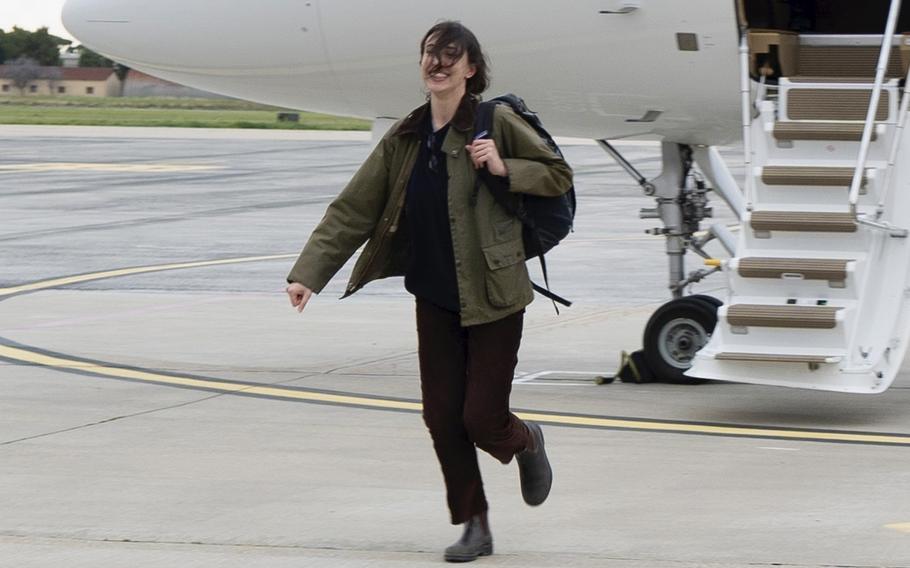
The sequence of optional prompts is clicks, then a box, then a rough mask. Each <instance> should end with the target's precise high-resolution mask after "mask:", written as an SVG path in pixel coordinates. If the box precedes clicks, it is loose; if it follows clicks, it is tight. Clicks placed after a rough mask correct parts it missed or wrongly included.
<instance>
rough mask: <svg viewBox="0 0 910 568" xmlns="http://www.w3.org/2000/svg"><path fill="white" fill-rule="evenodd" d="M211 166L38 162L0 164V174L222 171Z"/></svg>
mask: <svg viewBox="0 0 910 568" xmlns="http://www.w3.org/2000/svg"><path fill="white" fill-rule="evenodd" d="M222 169H224V166H216V165H211V164H102V163H79V162H39V163H28V164H0V172H72V171H82V172H113V173H153V174H154V173H176V172H205V171H211V170H222Z"/></svg>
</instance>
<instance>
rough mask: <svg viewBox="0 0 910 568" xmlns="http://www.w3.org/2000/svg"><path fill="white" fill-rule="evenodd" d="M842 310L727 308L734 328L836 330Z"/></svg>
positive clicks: (821, 307) (728, 321) (819, 308)
mask: <svg viewBox="0 0 910 568" xmlns="http://www.w3.org/2000/svg"><path fill="white" fill-rule="evenodd" d="M841 309H843V308H839V307H836V306H775V305H764V304H735V305H732V306H730V307H729V308H727V323H729V324H730V325H732V326H734V327H752V326H754V327H791V328H800V329H834V328H835V327H837V312H838V310H841Z"/></svg>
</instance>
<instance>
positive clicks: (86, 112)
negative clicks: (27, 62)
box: [0, 96, 370, 130]
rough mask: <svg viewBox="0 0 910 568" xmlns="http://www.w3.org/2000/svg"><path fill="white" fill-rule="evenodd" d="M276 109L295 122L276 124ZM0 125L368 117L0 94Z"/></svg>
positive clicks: (303, 126) (202, 124)
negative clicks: (289, 116) (3, 95)
mask: <svg viewBox="0 0 910 568" xmlns="http://www.w3.org/2000/svg"><path fill="white" fill-rule="evenodd" d="M279 112H295V113H297V114H299V116H300V121H299V122H296V123H295V122H279V121H278V113H279ZM0 124H44V125H64V126H66V125H73V126H172V127H189V128H266V129H269V128H270V129H282V130H369V129H370V122H369V121H367V120H362V119H357V118H349V117H339V116H332V115H326V114H318V113H310V112H298V111H288V110H284V109H279V108H276V107H269V106H266V105H259V104H256V103H250V102H246V101H238V100H234V99H195V98H177V97H174V98H165V97H37V96H36V97H31V96H27V97H0Z"/></svg>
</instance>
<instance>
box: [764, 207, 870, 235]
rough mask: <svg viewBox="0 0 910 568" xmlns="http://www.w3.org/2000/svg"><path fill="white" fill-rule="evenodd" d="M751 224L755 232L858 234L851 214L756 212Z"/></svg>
mask: <svg viewBox="0 0 910 568" xmlns="http://www.w3.org/2000/svg"><path fill="white" fill-rule="evenodd" d="M750 224H751V225H752V230H754V231H800V232H822V233H855V232H856V221H855V219H854V217H853V215H852V214H850V213H818V212H808V211H754V212H752V217H751V220H750Z"/></svg>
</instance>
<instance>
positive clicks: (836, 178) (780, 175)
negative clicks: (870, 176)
mask: <svg viewBox="0 0 910 568" xmlns="http://www.w3.org/2000/svg"><path fill="white" fill-rule="evenodd" d="M855 171H856V169H855V168H851V167H818V166H765V167H764V168H762V175H761V179H762V181H763V182H765V184H766V185H823V186H838V187H845V188H849V187H850V184H851V183H852V182H853V173H854V172H855ZM866 181H867V180H866V176H865V175H863V181H862V186H861V187H864V186H865V185H866Z"/></svg>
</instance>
